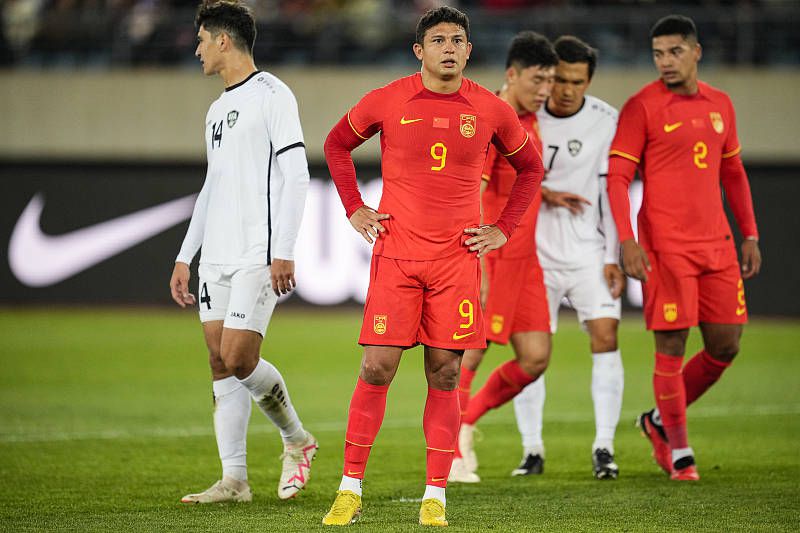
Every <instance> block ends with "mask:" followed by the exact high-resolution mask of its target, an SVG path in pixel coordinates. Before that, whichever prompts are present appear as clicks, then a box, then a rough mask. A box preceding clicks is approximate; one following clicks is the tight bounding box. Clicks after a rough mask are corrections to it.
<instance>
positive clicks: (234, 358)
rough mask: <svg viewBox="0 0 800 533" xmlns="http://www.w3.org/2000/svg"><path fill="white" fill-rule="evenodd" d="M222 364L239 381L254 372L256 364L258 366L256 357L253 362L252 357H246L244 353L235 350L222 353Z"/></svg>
mask: <svg viewBox="0 0 800 533" xmlns="http://www.w3.org/2000/svg"><path fill="white" fill-rule="evenodd" d="M222 363H223V364H224V365H225V368H226V369H227V371H228V372H231V373H233V375H234V376H236V377H237V378H239V379H244V378H246V377H247V376H249V375H250V374H252V373H253V370H255V368H256V364H258V357H256V360H255V361H252V357H248V356H247V355H246V354H244V353H241V352H238V351H235V350H231V351H227V352H225V351H223V352H222Z"/></svg>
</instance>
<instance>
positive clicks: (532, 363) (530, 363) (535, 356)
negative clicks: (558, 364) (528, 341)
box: [518, 351, 550, 377]
mask: <svg viewBox="0 0 800 533" xmlns="http://www.w3.org/2000/svg"><path fill="white" fill-rule="evenodd" d="M518 363H519V366H520V368H521V369H522V371H523V372H525V373H526V374H528V375H529V376H532V377H537V376H540V375H542V374H543V373H544V371H545V370H547V365H549V364H550V352H549V351H546V352H537V353H531V354H526V355H525V356H523V357H520V358H519V360H518Z"/></svg>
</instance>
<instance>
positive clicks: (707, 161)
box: [611, 80, 740, 251]
mask: <svg viewBox="0 0 800 533" xmlns="http://www.w3.org/2000/svg"><path fill="white" fill-rule="evenodd" d="M739 151H740V146H739V139H738V137H737V135H736V115H735V113H734V110H733V104H732V103H731V100H730V98H729V97H728V95H727V94H725V93H724V92H722V91H720V90H718V89H715V88H714V87H711V86H710V85H708V84H706V83H703V82H698V91H697V93H696V94H694V95H692V96H681V95H676V94H673V93H672V92H671V91H670V90H669V89H668V88H667V87H666V86H665V85H664V83H663V82H661V81H660V80H659V81H654V82H652V83H650V84H648V85H646V86H645V87H644V88H642V90H640V91H639V92H638V93H637V94H635V95H634V96H632V97H631V98H630V99H629V100H628V101H627V103H626V104H625V106H624V107H623V108H622V111H621V112H620V115H619V125H618V126H617V133H616V136H615V137H614V141H613V142H612V144H611V155H612V156H620V157H624V158H626V159H630V160H631V161H634V162H635V163H637V164H638V165H639V171H640V174H641V177H642V181H643V182H644V199H643V201H642V208H641V210H640V211H639V240H640V242H641V243H642V244H643V245H644V246H645V247H646V248H649V249H653V250H659V251H686V250H693V249H694V250H698V249H711V248H718V247H721V246H725V245H726V241H729V242H728V243H730V241H731V238H732V237H731V229H730V226H729V225H728V220H727V218H726V216H725V211H724V209H723V206H722V191H721V188H720V164H721V162H722V160H723V159H724V158H728V157H733V156H735V155H737V154H738V153H739Z"/></svg>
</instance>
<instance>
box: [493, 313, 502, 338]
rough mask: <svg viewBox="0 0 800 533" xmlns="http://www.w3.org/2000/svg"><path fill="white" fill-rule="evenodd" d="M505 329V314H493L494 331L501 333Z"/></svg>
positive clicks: (496, 333)
mask: <svg viewBox="0 0 800 533" xmlns="http://www.w3.org/2000/svg"><path fill="white" fill-rule="evenodd" d="M501 331H503V315H492V333H494V334H495V335H499V334H500V332H501Z"/></svg>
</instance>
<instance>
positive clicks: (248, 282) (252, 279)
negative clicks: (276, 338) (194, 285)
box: [197, 263, 278, 337]
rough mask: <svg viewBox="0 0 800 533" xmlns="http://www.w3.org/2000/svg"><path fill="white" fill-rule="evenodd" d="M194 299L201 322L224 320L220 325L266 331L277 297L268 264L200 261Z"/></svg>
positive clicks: (263, 332) (262, 332) (262, 333)
mask: <svg viewBox="0 0 800 533" xmlns="http://www.w3.org/2000/svg"><path fill="white" fill-rule="evenodd" d="M198 274H199V277H200V281H199V289H198V294H199V298H198V300H197V303H198V305H199V306H200V322H210V321H213V320H224V321H225V322H224V324H223V327H226V328H232V329H247V330H250V331H255V332H256V333H259V334H261V336H262V337H263V336H264V334H265V333H266V331H267V325H268V324H269V319H270V318H271V317H272V311H273V309H275V302H277V301H278V297H277V296H275V293H274V292H272V282H271V279H270V271H269V266H267V265H248V266H240V265H209V264H205V263H203V264H201V265H200V267H199V269H198Z"/></svg>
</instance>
